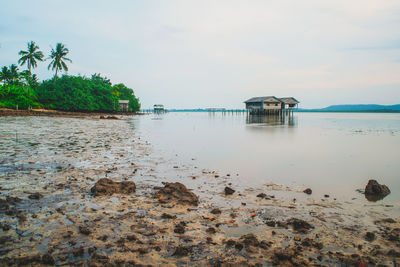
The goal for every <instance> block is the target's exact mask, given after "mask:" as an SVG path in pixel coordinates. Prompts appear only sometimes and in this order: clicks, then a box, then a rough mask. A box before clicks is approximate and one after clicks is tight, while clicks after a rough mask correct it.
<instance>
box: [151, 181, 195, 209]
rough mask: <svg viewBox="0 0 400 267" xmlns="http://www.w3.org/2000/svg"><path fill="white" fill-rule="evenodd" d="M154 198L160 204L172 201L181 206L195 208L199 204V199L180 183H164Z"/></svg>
mask: <svg viewBox="0 0 400 267" xmlns="http://www.w3.org/2000/svg"><path fill="white" fill-rule="evenodd" d="M155 196H156V197H157V198H158V200H159V201H160V202H162V203H167V202H170V201H173V202H176V203H177V204H182V205H193V206H197V205H198V204H199V198H198V197H197V196H196V195H195V194H194V193H192V192H191V191H189V189H187V188H186V186H184V185H183V184H181V183H165V186H164V187H163V188H161V189H160V190H159V191H158V192H157V193H156V194H155Z"/></svg>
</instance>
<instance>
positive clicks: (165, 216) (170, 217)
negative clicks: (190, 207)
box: [161, 213, 176, 219]
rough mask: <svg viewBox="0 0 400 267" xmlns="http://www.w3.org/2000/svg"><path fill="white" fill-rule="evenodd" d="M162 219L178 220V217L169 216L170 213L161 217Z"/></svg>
mask: <svg viewBox="0 0 400 267" xmlns="http://www.w3.org/2000/svg"><path fill="white" fill-rule="evenodd" d="M161 218H163V219H176V216H175V215H171V214H168V213H163V214H162V215H161Z"/></svg>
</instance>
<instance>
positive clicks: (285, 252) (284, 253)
mask: <svg viewBox="0 0 400 267" xmlns="http://www.w3.org/2000/svg"><path fill="white" fill-rule="evenodd" d="M294 256H295V254H294V252H293V250H291V249H276V250H275V251H274V263H279V262H281V261H290V260H291V259H292V258H293V257H294Z"/></svg>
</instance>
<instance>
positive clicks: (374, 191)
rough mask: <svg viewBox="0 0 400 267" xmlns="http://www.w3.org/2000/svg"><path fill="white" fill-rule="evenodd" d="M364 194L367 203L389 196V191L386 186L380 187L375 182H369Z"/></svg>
mask: <svg viewBox="0 0 400 267" xmlns="http://www.w3.org/2000/svg"><path fill="white" fill-rule="evenodd" d="M364 194H365V197H366V198H367V199H368V200H369V201H378V200H381V199H383V198H384V197H386V196H387V195H389V194H390V190H389V188H388V187H387V186H386V185H381V184H379V183H378V182H377V181H376V180H369V181H368V184H367V186H366V187H365V190H364Z"/></svg>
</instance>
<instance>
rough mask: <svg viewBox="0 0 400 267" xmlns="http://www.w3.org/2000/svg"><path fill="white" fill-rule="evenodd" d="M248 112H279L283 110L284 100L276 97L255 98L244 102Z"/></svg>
mask: <svg viewBox="0 0 400 267" xmlns="http://www.w3.org/2000/svg"><path fill="white" fill-rule="evenodd" d="M244 103H245V104H246V109H248V110H259V111H260V110H279V109H282V104H283V102H282V100H280V99H279V98H277V97H275V96H261V97H253V98H250V99H249V100H246V101H244Z"/></svg>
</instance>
